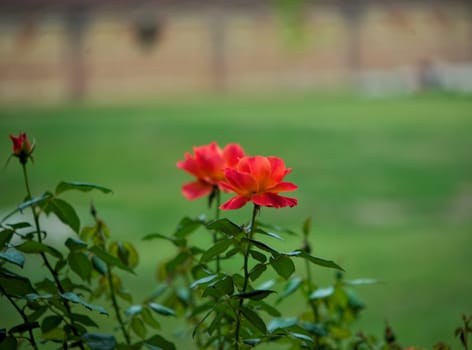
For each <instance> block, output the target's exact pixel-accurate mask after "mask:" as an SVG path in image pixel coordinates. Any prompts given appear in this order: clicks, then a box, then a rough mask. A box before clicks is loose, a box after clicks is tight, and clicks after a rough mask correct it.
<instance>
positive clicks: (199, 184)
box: [177, 142, 244, 200]
mask: <svg viewBox="0 0 472 350" xmlns="http://www.w3.org/2000/svg"><path fill="white" fill-rule="evenodd" d="M193 152H194V155H193V156H192V155H191V154H190V153H185V160H181V161H179V162H177V167H178V168H180V169H182V170H185V171H186V172H188V173H189V174H191V175H193V176H194V177H195V178H196V180H195V181H192V182H189V183H186V184H184V185H183V186H182V193H183V195H184V196H185V197H186V198H187V199H189V200H191V199H197V198H200V197H203V196H205V195H207V194H210V193H211V191H213V188H214V187H215V186H219V183H220V182H221V181H222V180H223V179H224V169H226V168H232V167H234V166H236V164H237V163H238V161H239V159H240V158H241V157H243V156H244V150H243V149H242V148H241V146H240V145H239V144H235V143H232V144H229V145H227V146H226V147H225V148H224V149H221V148H220V147H219V146H218V145H217V144H216V142H212V143H210V144H209V145H205V146H200V147H194V148H193Z"/></svg>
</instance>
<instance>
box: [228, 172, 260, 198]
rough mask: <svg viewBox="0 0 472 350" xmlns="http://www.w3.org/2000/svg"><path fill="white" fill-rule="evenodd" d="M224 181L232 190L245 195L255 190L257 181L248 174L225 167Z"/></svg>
mask: <svg viewBox="0 0 472 350" xmlns="http://www.w3.org/2000/svg"><path fill="white" fill-rule="evenodd" d="M225 177H226V182H228V183H229V185H230V186H232V187H233V191H234V192H236V193H237V194H240V195H247V194H250V193H251V192H257V182H256V180H255V179H254V178H253V177H252V176H251V175H249V174H246V173H241V172H239V171H237V170H234V169H230V168H227V169H225Z"/></svg>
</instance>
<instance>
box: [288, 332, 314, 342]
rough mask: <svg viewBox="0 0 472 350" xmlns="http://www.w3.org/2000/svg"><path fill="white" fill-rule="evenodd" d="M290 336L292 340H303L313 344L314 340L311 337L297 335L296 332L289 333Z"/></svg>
mask: <svg viewBox="0 0 472 350" xmlns="http://www.w3.org/2000/svg"><path fill="white" fill-rule="evenodd" d="M288 334H289V336H291V337H292V338H295V339H298V340H303V341H307V342H310V343H313V339H311V337H309V336H307V335H305V334H301V333H295V332H289V333H288Z"/></svg>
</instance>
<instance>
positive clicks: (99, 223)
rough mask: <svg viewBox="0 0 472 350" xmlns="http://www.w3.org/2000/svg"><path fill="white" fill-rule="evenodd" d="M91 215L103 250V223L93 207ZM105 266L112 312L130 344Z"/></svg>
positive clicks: (108, 266)
mask: <svg viewBox="0 0 472 350" xmlns="http://www.w3.org/2000/svg"><path fill="white" fill-rule="evenodd" d="M92 215H93V217H94V219H95V221H96V223H97V228H98V232H99V234H100V238H101V245H102V248H103V249H105V246H106V242H105V240H106V238H105V235H104V234H103V231H102V224H103V222H102V221H101V220H100V219H99V218H98V217H97V213H96V211H95V208H94V207H93V206H92ZM106 266H107V280H108V285H109V286H110V298H111V303H112V305H113V310H114V311H115V316H116V319H117V320H118V323H119V324H120V328H121V332H122V333H123V337H124V338H125V341H126V344H131V338H130V337H129V334H128V331H127V330H126V327H125V323H124V322H123V318H121V313H120V306H119V305H118V301H117V300H116V291H115V285H114V284H113V274H112V273H111V265H110V264H108V263H107V264H106Z"/></svg>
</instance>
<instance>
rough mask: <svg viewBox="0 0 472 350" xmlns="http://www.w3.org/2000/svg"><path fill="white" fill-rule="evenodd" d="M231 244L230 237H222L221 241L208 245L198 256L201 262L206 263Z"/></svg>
mask: <svg viewBox="0 0 472 350" xmlns="http://www.w3.org/2000/svg"><path fill="white" fill-rule="evenodd" d="M230 245H231V239H222V240H221V241H219V242H217V243H216V244H215V245H214V246H212V247H210V248H209V249H208V250H207V251H206V252H204V253H203V254H202V257H201V258H200V262H201V263H206V262H208V261H210V260H211V259H212V258H214V257H215V256H217V255H220V254H222V253H224V252H225V251H226V249H228V247H229V246H230Z"/></svg>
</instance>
